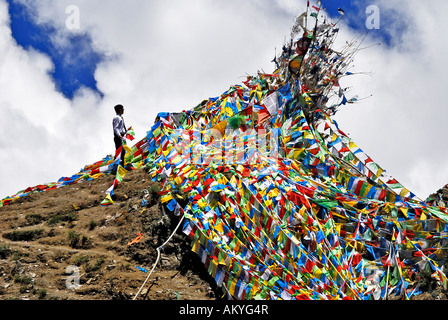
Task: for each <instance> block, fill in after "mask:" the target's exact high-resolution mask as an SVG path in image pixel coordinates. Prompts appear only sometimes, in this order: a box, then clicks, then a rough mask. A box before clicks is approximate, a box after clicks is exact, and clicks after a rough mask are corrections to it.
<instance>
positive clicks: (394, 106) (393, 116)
mask: <svg viewBox="0 0 448 320" xmlns="http://www.w3.org/2000/svg"><path fill="white" fill-rule="evenodd" d="M378 6H379V8H380V10H381V12H383V13H384V12H387V11H388V9H389V8H390V7H394V9H395V10H397V11H398V12H397V13H398V14H399V16H398V17H397V18H399V19H400V20H401V21H402V23H398V24H392V25H388V26H382V27H383V28H390V29H388V30H383V31H388V32H389V33H390V34H392V35H395V36H398V35H400V34H401V35H402V38H401V39H399V41H397V42H396V43H397V46H396V47H393V48H387V47H385V46H384V45H383V46H378V47H374V48H371V49H367V50H365V51H361V52H360V53H359V54H358V55H357V57H356V60H355V65H356V68H355V69H356V70H357V71H372V72H373V73H374V74H373V77H372V78H369V77H365V76H356V77H352V78H351V79H348V78H347V82H349V83H352V84H353V85H354V86H355V89H354V93H356V94H358V93H359V95H360V97H363V96H368V95H370V94H373V97H371V98H369V99H367V100H364V101H362V102H360V103H358V104H356V105H353V106H349V107H346V108H344V109H341V111H340V112H339V113H338V114H337V115H336V117H335V118H336V120H337V121H338V122H339V124H340V126H341V127H342V128H343V130H346V131H348V132H349V133H351V137H352V138H353V139H354V140H355V141H356V142H357V144H358V145H359V146H360V147H361V148H362V149H363V150H364V151H365V152H367V153H368V154H369V155H370V156H371V157H372V158H373V159H374V160H375V161H376V162H377V163H378V164H380V166H382V167H383V168H384V169H386V170H387V171H388V173H389V174H391V175H392V176H394V177H395V178H396V179H397V180H399V181H400V182H401V183H402V184H404V185H405V186H406V187H407V188H408V189H410V190H411V191H412V192H414V193H416V194H417V195H418V196H420V198H422V199H423V200H424V199H425V198H426V197H427V196H428V195H429V194H430V193H432V192H434V191H436V190H437V189H439V188H440V187H442V186H444V185H445V184H446V183H447V182H448V170H446V167H447V166H446V164H445V159H446V158H447V156H448V150H447V148H446V147H445V145H444V142H445V141H447V140H448V133H447V132H446V130H445V129H444V127H445V125H446V118H447V115H448V113H447V112H448V111H447V109H446V108H445V105H446V102H445V89H444V80H443V79H444V78H445V73H446V70H447V67H448V65H447V61H446V59H445V57H444V56H443V54H442V53H443V52H445V51H446V50H447V49H448V42H447V40H446V37H443V35H441V34H440V31H441V30H446V27H448V23H447V21H446V20H445V19H444V18H443V12H445V10H446V9H448V4H446V3H443V4H442V3H438V4H437V7H438V8H437V10H434V7H432V6H429V5H428V3H425V4H422V3H419V2H418V1H408V2H406V5H404V4H403V6H401V5H400V6H396V3H395V2H393V3H390V2H387V1H381V2H380V4H379V5H378ZM403 22H404V23H405V24H406V25H407V28H406V30H405V32H404V33H402V30H401V29H398V30H396V29H394V28H398V27H400V26H402V25H403ZM371 32H372V33H374V32H375V31H374V30H373V31H371ZM368 43H369V42H368V41H366V44H368Z"/></svg>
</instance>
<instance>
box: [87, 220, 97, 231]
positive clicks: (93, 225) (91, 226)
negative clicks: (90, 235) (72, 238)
mask: <svg viewBox="0 0 448 320" xmlns="http://www.w3.org/2000/svg"><path fill="white" fill-rule="evenodd" d="M96 226H97V223H96V221H95V220H93V219H92V220H90V222H89V230H93V229H95V228H96Z"/></svg>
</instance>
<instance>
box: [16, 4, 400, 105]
mask: <svg viewBox="0 0 448 320" xmlns="http://www.w3.org/2000/svg"><path fill="white" fill-rule="evenodd" d="M7 2H8V4H9V14H10V19H11V31H12V36H13V38H14V39H15V40H16V41H17V43H18V45H20V46H22V47H23V48H25V49H29V48H30V47H32V48H34V49H35V50H38V51H40V52H42V53H44V54H46V55H48V56H49V57H50V58H51V60H52V62H53V64H54V70H52V72H51V76H52V78H53V80H54V83H55V86H56V88H57V90H59V91H60V92H61V93H62V94H63V95H64V96H65V97H67V98H68V99H72V98H73V96H74V94H75V92H76V91H77V90H78V89H79V88H80V87H82V86H85V87H87V88H90V89H92V90H94V91H96V92H97V93H98V94H100V95H101V96H102V92H101V91H100V90H99V89H98V88H97V84H96V80H95V78H94V72H95V70H96V66H97V65H98V63H100V62H101V61H102V60H104V55H103V54H102V53H101V52H98V51H96V50H95V49H94V48H93V46H92V39H91V37H90V35H89V33H87V32H82V33H79V32H78V33H71V32H70V31H68V30H66V31H65V32H64V36H65V37H67V41H66V43H65V44H64V46H63V47H58V46H57V45H56V44H55V43H54V41H53V40H52V38H53V37H54V35H55V34H56V33H57V32H58V31H61V30H56V29H55V27H54V26H53V25H51V24H48V23H47V24H42V23H41V24H39V23H37V22H36V19H35V17H34V15H35V12H32V10H31V8H32V7H30V6H26V5H24V4H22V3H20V2H17V1H16V0H7ZM371 4H375V2H372V1H370V0H369V1H366V0H362V1H349V0H341V1H334V0H323V2H322V10H323V9H325V10H326V12H327V13H328V15H329V16H330V17H331V18H333V19H335V20H337V19H338V18H339V17H340V16H341V15H340V12H339V11H338V9H339V8H341V9H342V10H343V11H344V12H345V14H344V17H343V22H344V23H345V24H346V25H347V26H348V27H350V28H352V29H354V30H356V31H358V32H361V33H363V32H369V33H370V35H371V36H372V38H374V39H376V40H378V41H380V42H382V44H385V45H393V43H394V40H395V39H396V38H397V36H399V35H397V34H395V35H391V34H389V33H388V32H387V30H389V28H387V25H388V23H389V21H390V19H391V18H390V17H392V16H393V15H392V14H393V12H390V10H388V12H381V19H382V21H381V23H382V26H383V27H382V28H380V29H378V30H368V29H367V28H366V25H365V20H366V17H367V14H366V12H365V9H366V7H367V6H368V5H371ZM311 5H315V6H317V4H316V3H314V2H313V1H310V6H311ZM310 10H311V11H310V12H312V11H313V10H312V8H310ZM395 20H396V19H395Z"/></svg>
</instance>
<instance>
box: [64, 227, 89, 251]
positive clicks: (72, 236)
mask: <svg viewBox="0 0 448 320" xmlns="http://www.w3.org/2000/svg"><path fill="white" fill-rule="evenodd" d="M68 240H69V242H70V247H72V248H78V247H83V246H85V245H86V244H87V240H88V238H87V236H83V235H81V234H79V233H77V232H76V231H69V232H68Z"/></svg>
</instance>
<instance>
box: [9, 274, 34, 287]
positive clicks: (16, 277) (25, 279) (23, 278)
mask: <svg viewBox="0 0 448 320" xmlns="http://www.w3.org/2000/svg"><path fill="white" fill-rule="evenodd" d="M14 282H15V283H20V284H23V285H29V284H31V283H32V282H33V279H32V278H31V277H28V276H25V275H23V276H21V275H20V274H17V273H16V274H15V275H14Z"/></svg>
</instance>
